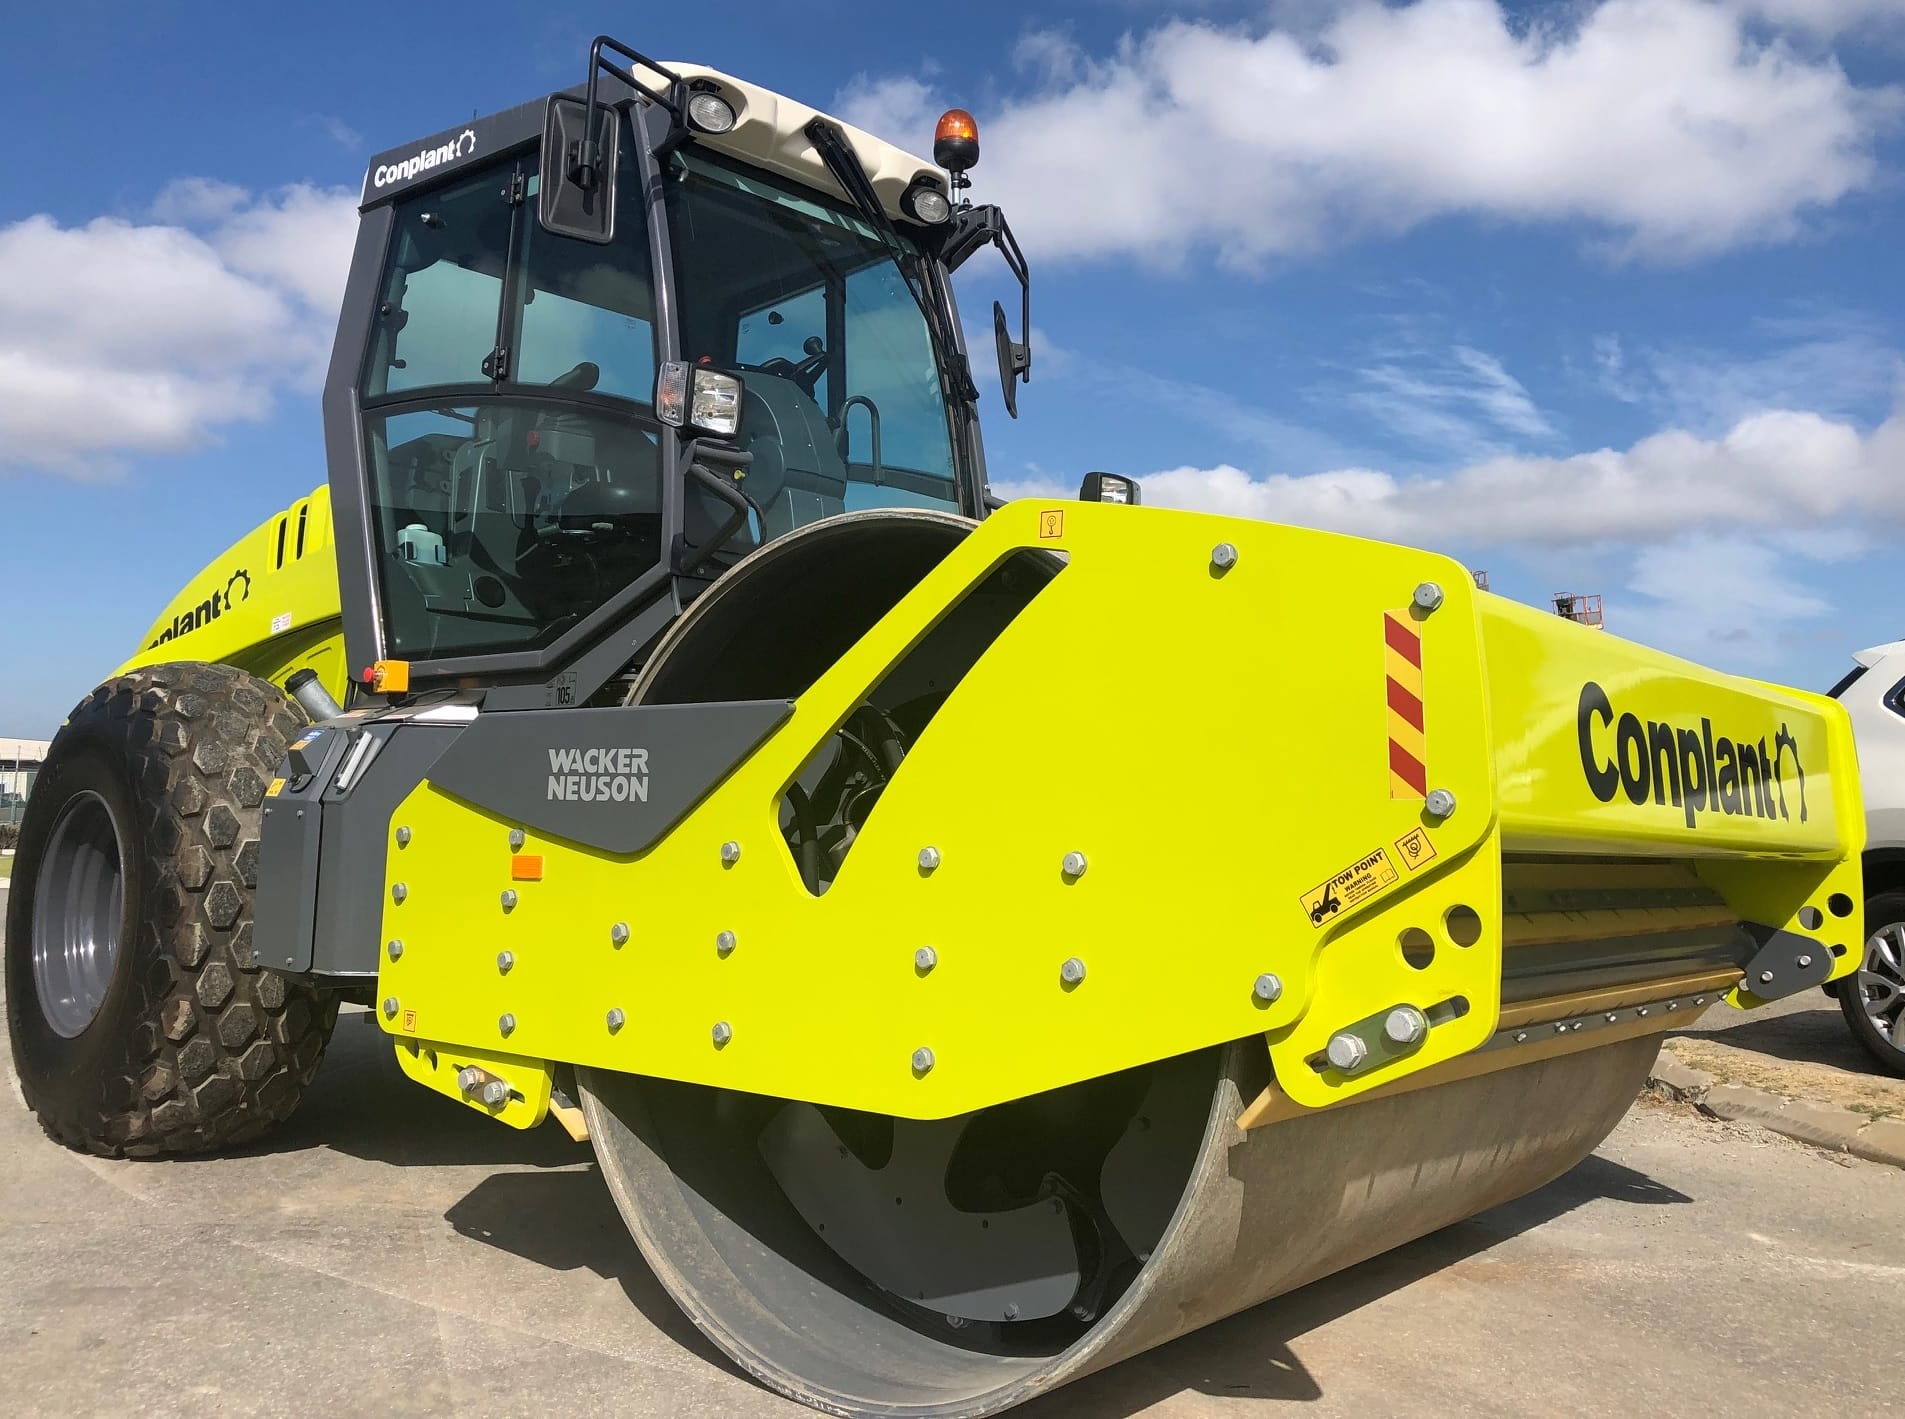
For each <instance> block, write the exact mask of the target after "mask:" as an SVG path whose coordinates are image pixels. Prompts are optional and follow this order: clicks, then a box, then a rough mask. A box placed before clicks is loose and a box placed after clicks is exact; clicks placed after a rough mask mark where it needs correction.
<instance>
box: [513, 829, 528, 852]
mask: <svg viewBox="0 0 1905 1419" xmlns="http://www.w3.org/2000/svg"><path fill="white" fill-rule="evenodd" d="M527 841H529V839H528V838H526V837H524V836H523V830H522V829H521V828H511V829H510V830H509V850H510V851H511V852H521V851H522V850H523V844H524V843H525V842H527Z"/></svg>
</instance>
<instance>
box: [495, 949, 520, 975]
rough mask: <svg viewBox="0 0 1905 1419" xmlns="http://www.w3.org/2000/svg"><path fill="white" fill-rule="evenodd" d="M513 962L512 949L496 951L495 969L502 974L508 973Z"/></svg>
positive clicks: (514, 961)
mask: <svg viewBox="0 0 1905 1419" xmlns="http://www.w3.org/2000/svg"><path fill="white" fill-rule="evenodd" d="M515 964H516V953H515V952H514V951H498V952H497V953H496V969H497V970H499V971H501V972H502V973H503V974H504V975H508V974H509V971H510V967H512V966H514V965H515Z"/></svg>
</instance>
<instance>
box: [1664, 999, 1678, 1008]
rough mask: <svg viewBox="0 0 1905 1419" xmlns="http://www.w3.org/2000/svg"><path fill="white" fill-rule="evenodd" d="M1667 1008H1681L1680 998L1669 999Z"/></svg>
mask: <svg viewBox="0 0 1905 1419" xmlns="http://www.w3.org/2000/svg"><path fill="white" fill-rule="evenodd" d="M1667 1008H1668V1009H1669V1010H1678V1009H1679V1008H1680V1002H1679V1001H1678V1000H1669V1001H1668V1002H1667Z"/></svg>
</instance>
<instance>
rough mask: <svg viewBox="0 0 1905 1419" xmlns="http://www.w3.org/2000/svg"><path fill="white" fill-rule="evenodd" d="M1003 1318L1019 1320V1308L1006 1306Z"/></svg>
mask: <svg viewBox="0 0 1905 1419" xmlns="http://www.w3.org/2000/svg"><path fill="white" fill-rule="evenodd" d="M1005 1318H1006V1319H1007V1320H1017V1319H1018V1318H1019V1308H1018V1307H1017V1306H1007V1307H1006V1308H1005Z"/></svg>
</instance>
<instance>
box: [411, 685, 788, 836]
mask: <svg viewBox="0 0 1905 1419" xmlns="http://www.w3.org/2000/svg"><path fill="white" fill-rule="evenodd" d="M792 710H793V706H792V705H790V704H789V703H788V702H787V701H785V700H742V701H739V702H736V703H732V704H689V705H642V706H638V707H633V708H627V709H584V710H532V711H525V712H523V713H518V714H484V715H480V716H478V717H477V719H476V721H475V723H473V724H471V725H470V727H469V728H468V729H466V730H465V731H464V732H463V735H462V737H461V738H460V739H458V740H457V741H456V743H455V744H454V745H452V746H451V747H450V749H449V751H448V752H447V753H445V754H444V755H443V757H442V758H441V759H439V760H438V761H437V765H436V767H435V768H434V769H432V770H431V772H430V781H431V782H432V783H434V784H435V785H436V786H437V787H438V788H441V789H443V790H444V791H445V792H447V793H453V794H455V795H456V796H457V797H458V798H462V799H465V800H467V801H469V802H471V803H474V804H476V805H477V806H478V807H481V808H487V809H489V810H490V811H491V812H493V813H495V814H497V815H498V816H500V817H503V818H506V819H508V820H509V821H510V822H512V823H520V824H522V825H523V826H524V827H527V828H534V829H536V830H537V831H539V832H544V833H549V834H552V835H554V836H556V837H559V838H566V839H567V840H569V841H570V842H575V843H581V844H582V845H584V846H585V847H593V848H600V849H602V850H603V851H605V852H614V853H633V852H641V851H643V850H645V849H646V848H648V847H650V846H652V845H653V844H654V843H655V842H656V841H658V840H659V839H660V838H661V836H662V835H663V834H664V833H666V832H667V831H668V830H669V829H670V828H672V827H673V826H674V825H675V824H676V823H677V822H679V821H680V820H681V819H682V817H683V816H685V815H686V814H687V812H688V810H689V809H691V808H693V807H694V806H695V804H697V803H699V802H700V801H701V799H702V798H703V797H704V796H705V795H706V794H707V793H708V791H709V790H710V789H712V788H713V787H714V786H715V785H716V784H718V783H720V782H721V780H722V779H724V778H726V777H727V776H728V774H729V773H730V772H731V771H732V770H733V769H734V767H735V765H737V764H739V763H740V762H741V761H742V760H743V759H745V758H746V757H747V756H748V755H749V754H751V753H752V752H753V751H754V750H755V748H756V747H758V746H759V744H760V743H761V741H762V740H764V739H766V738H767V736H768V735H769V734H771V733H773V732H774V730H775V729H776V728H777V727H778V726H779V725H780V724H781V723H782V721H784V720H785V719H786V718H787V716H788V715H789V714H790V713H791V712H792Z"/></svg>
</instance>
